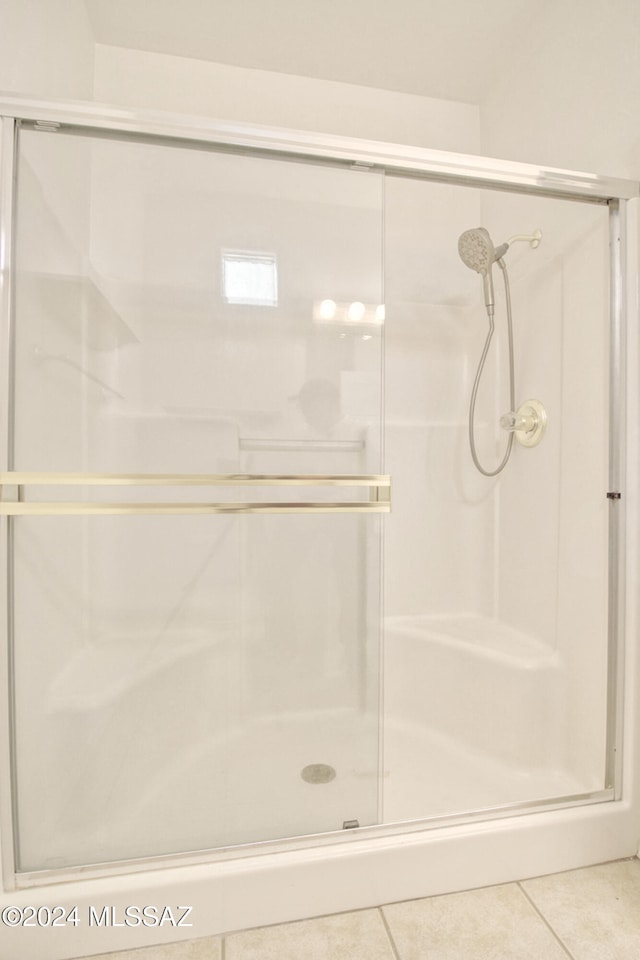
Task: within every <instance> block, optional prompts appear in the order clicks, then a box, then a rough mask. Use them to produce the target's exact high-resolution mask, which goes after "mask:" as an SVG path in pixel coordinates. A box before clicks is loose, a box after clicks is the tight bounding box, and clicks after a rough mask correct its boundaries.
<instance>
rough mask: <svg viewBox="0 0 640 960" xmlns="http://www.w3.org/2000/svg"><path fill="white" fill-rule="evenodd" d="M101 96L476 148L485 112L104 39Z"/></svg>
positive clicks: (99, 48)
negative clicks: (130, 46) (114, 43)
mask: <svg viewBox="0 0 640 960" xmlns="http://www.w3.org/2000/svg"><path fill="white" fill-rule="evenodd" d="M94 96H95V99H96V100H99V101H102V102H106V103H117V104H126V105H128V106H139V107H148V108H151V109H158V110H170V111H175V112H179V113H186V114H200V115H204V116H213V117H217V118H219V119H227V120H237V121H238V120H239V121H242V120H244V121H247V122H250V123H261V124H266V125H271V126H281V127H290V128H293V129H298V130H314V131H319V132H326V133H335V134H343V135H345V136H352V137H362V138H365V139H372V140H385V141H389V142H397V143H410V144H415V145H417V146H424V147H432V148H434V149H439V150H452V151H461V152H467V153H477V152H478V148H479V144H480V128H479V120H478V117H479V111H478V108H477V107H476V106H473V105H472V104H467V103H452V102H451V101H446V100H436V99H433V98H428V97H418V96H413V95H411V94H403V93H395V92H392V91H389V90H376V89H373V88H371V87H360V86H357V85H355V84H347V83H335V82H333V81H328V80H315V79H311V78H308V77H298V76H290V75H288V74H281V73H272V72H269V71H266V70H247V69H244V68H243V67H230V66H227V65H224V64H219V63H210V62H208V61H204V60H190V59H187V58H185V57H173V56H168V55H166V54H158V53H148V52H146V51H142V50H126V49H123V48H121V47H110V46H105V45H102V44H97V45H96V48H95V90H94Z"/></svg>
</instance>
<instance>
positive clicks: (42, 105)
mask: <svg viewBox="0 0 640 960" xmlns="http://www.w3.org/2000/svg"><path fill="white" fill-rule="evenodd" d="M0 115H3V116H7V117H13V118H15V119H16V120H20V121H22V122H24V123H26V124H29V125H31V126H33V127H34V128H36V129H42V130H45V129H46V130H52V129H54V130H55V129H57V128H60V129H62V130H64V129H65V128H68V129H69V131H70V132H73V131H75V132H85V133H89V134H90V133H92V132H94V133H95V134H97V135H105V134H109V133H111V134H120V135H129V136H137V137H154V138H164V139H170V140H174V141H176V140H177V141H181V142H183V143H184V145H185V146H188V145H189V144H194V145H196V144H201V145H208V146H210V147H211V148H212V149H215V147H216V146H218V147H221V148H222V147H227V148H235V149H240V150H244V151H256V152H260V153H270V154H276V155H281V156H286V157H289V158H290V159H301V160H302V159H306V160H317V161H320V160H324V161H332V162H335V163H343V164H348V165H356V166H361V167H370V168H372V169H378V170H381V171H386V172H388V173H392V174H396V175H399V176H414V177H415V176H420V177H424V178H425V179H433V180H446V181H450V182H466V183H468V184H469V183H471V184H474V185H477V186H486V187H495V188H500V189H511V190H518V191H520V192H525V193H526V192H530V193H539V194H544V195H550V196H564V197H568V198H574V199H580V200H586V201H591V202H596V203H604V202H607V201H608V200H611V199H626V200H628V199H631V198H633V197H637V196H640V185H639V184H638V183H637V182H636V181H633V180H624V179H619V178H613V177H604V176H598V175H596V174H592V173H585V172H582V171H575V170H565V169H561V168H556V167H546V166H537V165H534V164H529V163H519V162H515V161H503V160H495V159H493V158H489V157H478V156H472V155H468V154H461V153H448V152H446V151H440V150H428V149H425V148H422V147H413V146H405V145H401V144H393V143H384V142H379V141H375V140H361V139H356V138H352V137H343V136H336V135H331V134H317V133H308V132H305V131H298V130H288V129H285V128H271V127H265V126H260V125H258V124H248V123H229V122H228V121H220V120H214V119H210V118H207V117H193V116H185V115H183V114H173V113H165V112H162V111H157V110H144V109H140V110H137V109H131V108H128V107H116V106H108V105H103V104H97V103H92V102H81V101H75V102H74V101H70V102H69V101H65V102H56V101H51V100H34V99H28V98H17V97H11V96H0Z"/></svg>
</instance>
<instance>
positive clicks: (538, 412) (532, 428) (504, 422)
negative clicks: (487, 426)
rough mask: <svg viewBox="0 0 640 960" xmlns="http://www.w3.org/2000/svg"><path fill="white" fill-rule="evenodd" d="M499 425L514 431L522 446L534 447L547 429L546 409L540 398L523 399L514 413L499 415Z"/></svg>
mask: <svg viewBox="0 0 640 960" xmlns="http://www.w3.org/2000/svg"><path fill="white" fill-rule="evenodd" d="M500 426H501V427H503V428H504V429H505V430H508V431H509V432H512V433H514V434H515V438H516V440H517V441H518V443H521V444H522V446H523V447H536V446H537V445H538V444H539V443H540V441H541V440H542V438H543V437H544V434H545V431H546V429H547V411H546V410H545V408H544V406H543V404H542V403H541V402H540V400H525V401H524V403H522V404H520V406H519V407H518V409H517V410H516V411H515V413H513V412H510V413H505V414H504V415H503V416H502V417H500Z"/></svg>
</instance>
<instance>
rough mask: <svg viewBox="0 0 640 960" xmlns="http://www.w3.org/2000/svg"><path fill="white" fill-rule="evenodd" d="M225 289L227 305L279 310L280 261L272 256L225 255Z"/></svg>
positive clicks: (241, 253)
mask: <svg viewBox="0 0 640 960" xmlns="http://www.w3.org/2000/svg"><path fill="white" fill-rule="evenodd" d="M222 290H223V296H224V299H225V300H226V301H227V303H248V304H253V305H254V306H262V307H275V306H277V304H278V273H277V270H276V258H275V255H274V254H271V253H243V252H226V253H223V254H222Z"/></svg>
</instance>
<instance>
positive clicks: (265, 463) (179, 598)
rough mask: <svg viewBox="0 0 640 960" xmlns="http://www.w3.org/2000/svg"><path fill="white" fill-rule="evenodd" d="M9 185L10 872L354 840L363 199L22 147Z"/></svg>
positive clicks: (354, 185)
mask: <svg viewBox="0 0 640 960" xmlns="http://www.w3.org/2000/svg"><path fill="white" fill-rule="evenodd" d="M36 126H37V125H36ZM17 176H18V188H17V203H16V209H15V224H16V230H15V256H16V272H15V288H14V289H15V295H14V330H13V337H12V339H13V362H12V375H11V381H12V382H11V383H10V394H11V396H10V399H9V404H10V414H11V417H10V419H11V423H12V435H11V436H10V437H9V444H8V447H9V448H8V450H7V452H6V470H5V475H4V477H3V480H4V481H5V484H6V485H5V494H4V501H3V512H4V513H5V514H6V515H7V517H8V519H7V521H6V523H7V526H8V537H9V548H10V550H9V557H10V560H9V570H10V584H11V591H10V597H9V603H10V607H11V616H10V624H11V634H12V635H11V637H10V644H11V651H12V654H11V655H12V663H13V684H14V692H13V707H12V712H13V740H14V743H13V754H14V771H13V776H14V816H15V823H16V829H15V837H16V847H17V850H16V859H17V864H18V868H19V870H21V871H34V870H43V869H49V868H53V869H56V868H61V867H65V866H68V865H78V864H93V863H98V862H102V861H114V860H121V859H129V858H133V857H149V856H162V855H166V854H169V853H173V852H182V851H190V850H201V849H208V848H212V847H221V846H227V845H235V844H243V843H250V842H254V841H261V840H267V839H275V838H283V837H293V836H297V835H302V834H310V833H317V832H323V831H332V830H340V829H342V828H343V827H344V826H349V825H353V824H355V822H357V823H358V824H359V825H365V824H371V823H375V822H377V821H378V818H379V811H378V789H379V788H378V782H379V777H378V764H379V759H378V754H379V733H378V687H379V679H378V674H379V657H378V646H379V622H380V616H379V546H380V544H379V541H380V516H379V515H380V514H381V513H382V512H384V511H385V510H386V509H387V508H388V481H387V479H386V478H385V477H382V476H380V470H381V466H380V456H381V446H380V435H381V357H382V329H383V323H382V321H383V310H382V308H381V306H380V305H381V303H382V299H383V297H382V289H381V276H382V269H381V267H382V265H381V257H382V253H381V251H382V235H381V224H382V186H381V178H380V177H379V176H378V175H377V174H374V173H371V172H362V171H359V170H350V169H340V168H336V167H331V166H314V165H311V164H303V163H290V162H284V161H281V160H278V159H262V158H257V157H255V156H242V155H237V154H236V155H233V154H229V153H214V152H210V151H208V150H202V149H189V148H185V147H184V146H181V147H176V146H175V145H173V144H169V143H161V142H155V143H151V142H134V141H131V140H127V141H124V140H117V139H108V138H102V137H100V136H86V135H82V136H81V135H76V134H74V133H72V132H62V131H51V130H46V131H43V130H38V129H35V128H33V129H23V130H22V131H21V134H20V140H19V155H18V171H17ZM43 797H46V803H43V802H42V798H43Z"/></svg>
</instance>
